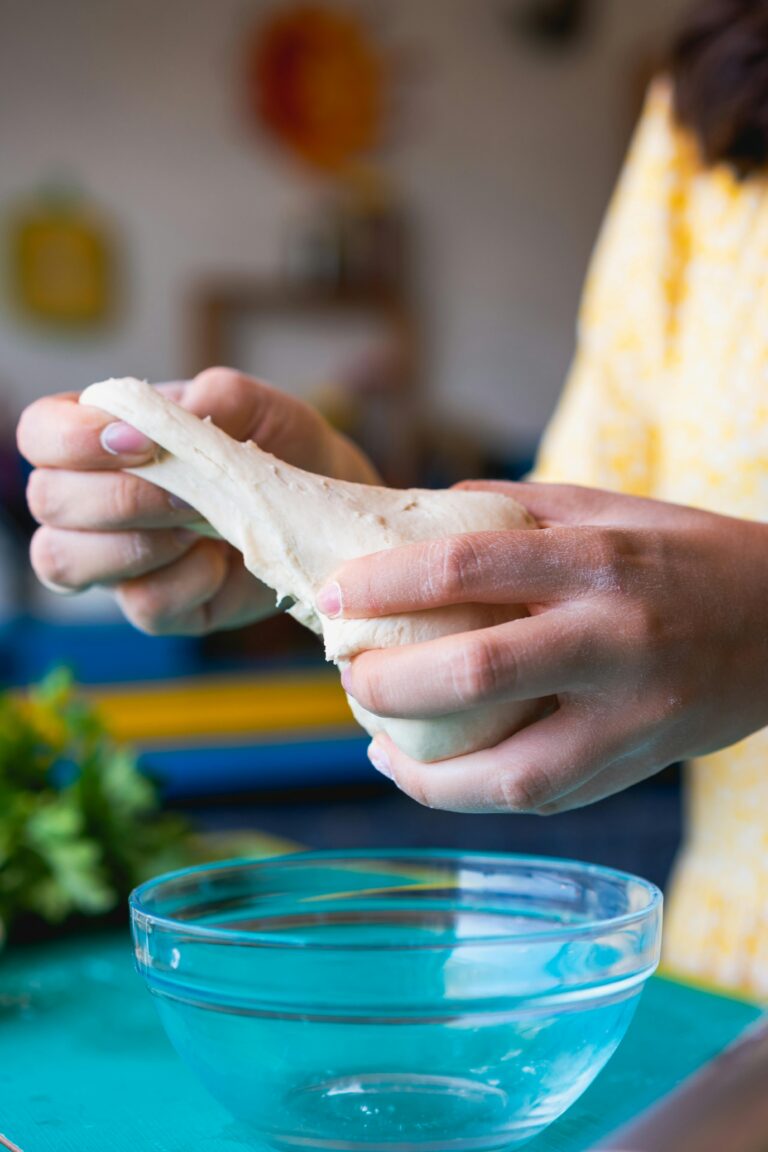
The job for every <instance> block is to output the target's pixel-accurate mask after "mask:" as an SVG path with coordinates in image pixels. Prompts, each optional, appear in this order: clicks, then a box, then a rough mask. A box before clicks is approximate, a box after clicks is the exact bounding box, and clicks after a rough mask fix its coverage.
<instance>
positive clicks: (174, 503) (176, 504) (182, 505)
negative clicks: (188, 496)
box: [168, 492, 194, 512]
mask: <svg viewBox="0 0 768 1152" xmlns="http://www.w3.org/2000/svg"><path fill="white" fill-rule="evenodd" d="M168 503H169V504H170V506H171V508H175V509H176V510H177V511H178V512H194V508H193V507H192V505H191V504H187V502H186V500H182V498H181V496H174V494H173V492H171V493H170V495H169V497H168Z"/></svg>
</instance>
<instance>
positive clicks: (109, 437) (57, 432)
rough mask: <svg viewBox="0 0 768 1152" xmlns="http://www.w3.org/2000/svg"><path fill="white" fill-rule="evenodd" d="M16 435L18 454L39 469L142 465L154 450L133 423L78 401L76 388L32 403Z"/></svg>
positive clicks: (91, 469)
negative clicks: (119, 419) (127, 422)
mask: <svg viewBox="0 0 768 1152" xmlns="http://www.w3.org/2000/svg"><path fill="white" fill-rule="evenodd" d="M16 440H17V444H18V448H19V451H20V452H21V454H22V456H24V457H26V459H27V460H28V461H29V462H30V464H33V465H35V466H36V467H38V468H70V469H77V470H81V469H82V470H87V471H93V470H96V469H103V468H122V467H126V468H127V467H134V466H137V465H140V464H146V463H147V461H148V460H150V459H151V458H152V456H153V454H154V452H155V446H154V444H153V443H152V441H151V440H149V439H148V438H147V437H146V436H144V435H142V433H140V432H137V431H136V429H135V428H131V427H130V426H129V425H127V424H123V423H121V422H119V421H118V422H116V421H115V420H114V418H113V417H111V416H107V415H106V414H105V413H104V412H99V410H98V409H97V408H90V407H86V406H85V405H81V404H79V403H78V396H77V393H76V392H68V393H63V394H61V395H59V396H46V397H44V398H43V399H42V400H37V401H35V403H34V404H31V405H30V406H29V407H28V408H27V409H26V410H25V411H24V412H23V413H22V415H21V419H20V421H19V426H18V429H17V432H16Z"/></svg>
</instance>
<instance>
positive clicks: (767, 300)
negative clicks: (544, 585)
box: [535, 83, 768, 997]
mask: <svg viewBox="0 0 768 1152" xmlns="http://www.w3.org/2000/svg"><path fill="white" fill-rule="evenodd" d="M535 477H536V479H540V480H552V481H560V482H571V483H578V484H587V485H592V486H594V487H600V488H610V489H614V490H619V491H622V492H628V493H634V494H637V495H642V496H652V497H656V498H658V499H662V500H672V501H675V502H677V503H682V504H689V505H694V506H697V507H700V508H707V509H711V510H713V511H717V512H723V513H726V514H728V515H732V516H740V517H744V518H745V519H755V520H768V175H767V176H766V177H765V178H763V177H760V178H755V177H752V178H750V179H748V180H745V181H741V182H739V181H738V180H737V179H736V178H735V177H734V176H733V175H732V174H731V171H730V169H729V168H727V167H726V166H724V165H721V166H718V167H715V168H705V167H703V166H702V164H701V162H700V160H699V158H698V155H697V150H696V146H695V143H694V141H693V140H692V139H691V138H690V137H689V136H688V135H687V134H686V133H685V132H683V131H682V130H681V129H680V128H678V127H677V126H676V124H675V123H674V120H673V117H672V114H671V101H670V93H669V90H668V87H667V86H666V85H665V84H663V83H659V84H657V85H656V86H655V87H654V88H653V89H652V91H651V93H650V95H649V98H648V101H647V105H646V109H645V113H644V115H643V118H642V121H641V123H640V126H639V128H638V131H637V133H636V136H635V139H634V142H633V144H632V148H631V150H630V153H629V157H628V160H627V164H626V166H625V169H624V172H623V174H622V176H621V179H620V182H619V185H618V188H617V190H616V193H615V196H614V199H613V202H612V204H611V207H610V209H609V212H608V215H607V218H606V221H605V224H604V226H603V230H602V233H601V235H600V238H599V241H598V244H597V247H596V250H595V254H594V257H593V262H592V266H591V268H590V271H589V275H588V278H587V283H586V287H585V293H584V301H583V305H582V311H581V315H580V322H579V334H578V345H577V352H576V357H575V360H574V364H573V366H572V369H571V373H570V377H569V380H568V383H567V386H566V389H565V392H564V394H563V397H562V400H561V402H560V405H559V408H558V410H557V412H556V413H555V416H554V418H553V420H552V423H551V425H550V427H549V429H548V431H547V433H546V435H545V438H544V442H543V445H542V450H541V455H540V459H539V462H538V465H537V468H536V473H535ZM766 572H768V557H766ZM766 589H767V592H766V594H767V595H768V579H767V581H766ZM665 949H666V965H667V968H668V969H672V970H674V971H677V972H679V973H681V974H685V975H686V976H687V977H688V978H693V979H698V980H701V981H704V982H708V983H713V984H717V985H722V986H726V987H729V988H734V989H739V990H742V991H744V992H747V993H750V994H753V995H754V994H756V995H758V996H760V997H766V996H768V729H764V730H763V731H761V732H758V733H757V734H756V735H754V736H751V737H750V738H749V739H747V740H744V741H742V742H741V743H740V744H737V745H735V746H733V747H731V748H728V749H726V750H725V751H723V752H718V753H716V754H714V755H712V756H707V757H704V758H702V759H700V760H697V761H695V762H694V763H692V764H691V765H689V766H688V769H687V834H686V841H685V844H684V847H683V850H682V851H681V854H680V856H679V858H678V861H677V864H676V867H675V871H674V875H673V878H672V882H671V886H670V891H669V897H668V905H667V917H666V930H665Z"/></svg>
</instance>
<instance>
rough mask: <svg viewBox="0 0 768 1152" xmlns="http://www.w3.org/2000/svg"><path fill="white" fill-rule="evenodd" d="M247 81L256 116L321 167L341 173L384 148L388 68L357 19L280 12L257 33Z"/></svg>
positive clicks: (316, 9)
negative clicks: (382, 131)
mask: <svg viewBox="0 0 768 1152" xmlns="http://www.w3.org/2000/svg"><path fill="white" fill-rule="evenodd" d="M247 80H248V101H249V108H250V111H251V114H252V115H253V116H254V117H255V118H256V119H257V120H258V121H259V122H260V123H261V124H262V125H263V126H265V127H266V129H267V130H268V132H269V133H270V135H272V136H273V138H275V139H276V140H278V141H279V142H280V143H281V144H283V145H284V146H285V147H287V148H288V149H289V150H290V151H292V152H293V153H294V155H296V156H299V157H300V158H301V159H302V160H304V161H305V162H306V163H307V164H309V165H311V166H312V167H314V168H317V169H321V170H323V171H326V172H338V171H341V170H343V169H344V168H345V166H346V165H347V164H348V163H349V162H350V161H352V160H354V159H355V158H356V157H358V156H359V155H361V154H362V153H365V152H369V151H370V150H371V149H372V148H374V147H375V145H376V144H377V142H378V138H379V135H380V129H381V122H382V118H383V88H384V67H383V62H382V60H381V58H380V56H379V54H378V52H377V50H376V47H375V45H374V44H373V43H372V41H371V39H370V38H369V35H368V33H367V30H366V28H365V27H364V25H363V24H362V23H361V22H360V21H359V20H357V19H356V18H355V17H354V16H352V15H351V14H350V13H347V12H343V11H340V10H337V9H335V8H332V7H330V6H328V5H323V4H301V5H297V6H295V7H291V8H289V9H287V10H286V9H281V10H280V11H279V12H277V13H276V14H275V15H273V16H271V17H269V18H268V19H267V20H266V22H265V23H263V24H261V25H260V26H259V28H258V29H257V31H256V33H255V34H254V37H253V39H252V41H251V44H250V46H249V51H248V69H247Z"/></svg>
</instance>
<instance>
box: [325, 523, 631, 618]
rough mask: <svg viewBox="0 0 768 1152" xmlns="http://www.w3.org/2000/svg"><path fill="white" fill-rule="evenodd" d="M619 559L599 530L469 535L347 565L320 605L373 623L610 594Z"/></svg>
mask: <svg viewBox="0 0 768 1152" xmlns="http://www.w3.org/2000/svg"><path fill="white" fill-rule="evenodd" d="M612 559H613V557H612V555H611V553H610V551H609V543H608V542H607V541H606V539H605V537H604V533H603V530H601V529H599V528H589V527H585V528H581V527H579V528H550V529H543V530H541V531H538V532H531V531H527V530H525V531H509V532H472V533H463V534H462V535H460V536H448V537H444V538H443V539H439V540H427V541H425V542H424V543H422V544H408V545H406V546H405V547H402V548H392V549H389V550H387V551H386V552H376V553H374V554H373V555H370V556H362V557H360V558H359V559H357V560H350V561H348V562H347V563H346V564H344V565H343V566H342V567H341V568H339V569H338V570H337V571H336V572H335V573H334V574H333V577H332V579H331V580H330V581H329V583H328V584H327V585H326V586H325V587H324V588H322V589H321V590H320V592H319V594H318V597H317V607H318V609H319V611H321V612H322V613H323V614H324V615H326V616H330V617H334V616H338V615H343V616H344V617H348V618H362V619H368V618H370V617H375V616H390V615H394V614H397V613H402V612H415V611H423V610H426V609H429V608H441V607H444V606H445V605H448V604H543V603H548V602H552V601H556V600H566V599H569V598H571V597H573V596H578V595H583V594H585V593H587V592H589V591H591V590H592V589H593V588H595V587H596V586H599V587H600V588H601V590H603V589H604V588H605V578H606V575H607V569H608V568H609V567H610V565H611V562H612Z"/></svg>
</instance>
